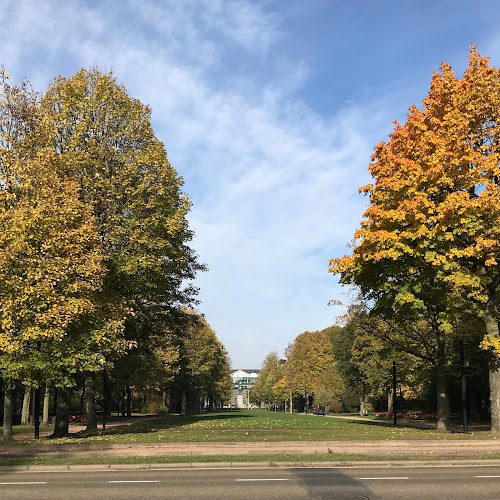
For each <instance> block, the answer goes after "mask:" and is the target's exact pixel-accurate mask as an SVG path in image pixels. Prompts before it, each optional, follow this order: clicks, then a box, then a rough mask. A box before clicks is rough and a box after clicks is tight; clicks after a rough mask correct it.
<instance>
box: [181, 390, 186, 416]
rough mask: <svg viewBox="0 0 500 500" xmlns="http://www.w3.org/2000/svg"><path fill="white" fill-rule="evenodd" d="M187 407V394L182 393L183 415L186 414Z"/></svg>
mask: <svg viewBox="0 0 500 500" xmlns="http://www.w3.org/2000/svg"><path fill="white" fill-rule="evenodd" d="M186 406H187V397H186V393H185V392H183V393H182V401H181V415H185V414H186Z"/></svg>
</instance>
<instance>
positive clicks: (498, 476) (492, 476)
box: [474, 476, 500, 477]
mask: <svg viewBox="0 0 500 500" xmlns="http://www.w3.org/2000/svg"><path fill="white" fill-rule="evenodd" d="M474 477H500V476H474Z"/></svg>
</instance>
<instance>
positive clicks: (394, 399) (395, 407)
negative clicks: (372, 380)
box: [392, 361, 398, 425]
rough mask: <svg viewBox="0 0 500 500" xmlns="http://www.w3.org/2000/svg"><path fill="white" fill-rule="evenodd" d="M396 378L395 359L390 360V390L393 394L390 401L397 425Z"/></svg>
mask: <svg viewBox="0 0 500 500" xmlns="http://www.w3.org/2000/svg"><path fill="white" fill-rule="evenodd" d="M396 390H397V380H396V361H393V362H392V392H393V394H394V396H393V401H392V411H393V414H394V425H398V404H397V402H398V396H397V392H396Z"/></svg>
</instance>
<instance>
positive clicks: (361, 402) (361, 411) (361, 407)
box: [359, 384, 366, 417]
mask: <svg viewBox="0 0 500 500" xmlns="http://www.w3.org/2000/svg"><path fill="white" fill-rule="evenodd" d="M365 401H366V385H365V384H363V390H362V392H361V397H360V400H359V414H360V416H361V417H364V415H365Z"/></svg>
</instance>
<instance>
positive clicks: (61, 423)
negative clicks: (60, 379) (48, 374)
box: [52, 387, 70, 437]
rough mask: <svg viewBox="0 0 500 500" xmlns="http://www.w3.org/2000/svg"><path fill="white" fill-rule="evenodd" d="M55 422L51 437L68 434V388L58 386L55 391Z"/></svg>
mask: <svg viewBox="0 0 500 500" xmlns="http://www.w3.org/2000/svg"><path fill="white" fill-rule="evenodd" d="M57 393H58V394H57V409H56V423H55V426H54V433H53V434H52V436H53V437H64V436H67V435H68V429H69V396H70V390H69V389H67V388H66V387H60V388H59V390H58V391H57Z"/></svg>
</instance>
